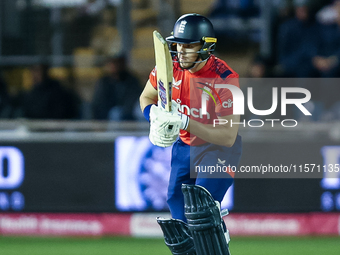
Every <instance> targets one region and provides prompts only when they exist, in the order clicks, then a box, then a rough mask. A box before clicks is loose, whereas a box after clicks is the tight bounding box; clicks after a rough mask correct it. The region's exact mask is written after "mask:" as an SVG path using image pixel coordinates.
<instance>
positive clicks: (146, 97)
mask: <svg viewBox="0 0 340 255" xmlns="http://www.w3.org/2000/svg"><path fill="white" fill-rule="evenodd" d="M157 100H158V93H157V90H156V89H155V88H154V87H153V86H152V84H151V82H150V80H148V81H147V83H146V85H145V87H144V90H143V91H142V94H141V95H140V97H139V103H140V108H141V110H142V112H143V111H144V108H145V107H146V106H148V105H150V104H157Z"/></svg>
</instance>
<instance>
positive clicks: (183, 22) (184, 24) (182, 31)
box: [178, 20, 187, 34]
mask: <svg viewBox="0 0 340 255" xmlns="http://www.w3.org/2000/svg"><path fill="white" fill-rule="evenodd" d="M186 24H187V22H186V21H185V20H182V21H181V24H180V25H179V28H178V33H181V34H183V33H184V29H185V26H186Z"/></svg>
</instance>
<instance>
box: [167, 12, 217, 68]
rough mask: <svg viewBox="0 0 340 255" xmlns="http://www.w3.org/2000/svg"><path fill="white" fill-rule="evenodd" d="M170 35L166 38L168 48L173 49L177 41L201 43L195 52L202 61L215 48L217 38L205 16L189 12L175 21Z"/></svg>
mask: <svg viewBox="0 0 340 255" xmlns="http://www.w3.org/2000/svg"><path fill="white" fill-rule="evenodd" d="M171 34H172V35H171V36H168V37H167V38H166V41H167V42H169V44H170V45H169V46H170V49H174V47H173V46H175V45H176V44H177V43H182V44H192V43H201V44H202V48H201V49H200V50H199V51H198V52H197V53H198V54H199V57H200V58H201V59H202V60H203V61H204V60H206V59H207V58H209V56H210V53H211V52H213V51H214V50H215V46H216V42H217V39H216V37H215V31H214V27H213V25H212V23H211V22H210V20H209V19H207V18H206V17H204V16H202V15H200V14H196V13H190V14H185V15H183V16H181V17H180V18H179V19H178V20H177V21H176V23H175V26H174V30H173V32H172V33H171Z"/></svg>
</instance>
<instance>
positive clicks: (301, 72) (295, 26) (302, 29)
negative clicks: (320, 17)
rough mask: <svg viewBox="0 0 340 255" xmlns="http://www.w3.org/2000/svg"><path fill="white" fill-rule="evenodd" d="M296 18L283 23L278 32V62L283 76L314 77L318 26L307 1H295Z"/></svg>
mask: <svg viewBox="0 0 340 255" xmlns="http://www.w3.org/2000/svg"><path fill="white" fill-rule="evenodd" d="M294 10H295V17H293V18H291V19H289V20H287V21H286V22H284V23H282V24H281V25H280V27H279V32H278V38H277V42H278V62H279V67H280V70H281V72H282V75H283V76H287V77H311V76H313V65H312V57H313V54H315V44H314V43H313V42H314V38H315V31H316V25H315V22H314V21H312V18H311V17H310V15H309V7H308V5H307V0H294Z"/></svg>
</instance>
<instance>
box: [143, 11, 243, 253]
mask: <svg viewBox="0 0 340 255" xmlns="http://www.w3.org/2000/svg"><path fill="white" fill-rule="evenodd" d="M166 41H167V42H168V43H169V48H170V52H171V53H172V55H173V84H172V85H173V89H172V107H171V111H169V112H167V111H165V110H164V109H163V108H162V107H161V105H160V104H159V103H158V102H157V101H158V91H157V66H156V67H155V68H154V69H153V70H152V72H151V73H150V75H149V80H148V81H147V83H146V86H145V88H144V90H143V92H142V94H141V96H140V105H141V109H142V111H143V114H144V116H145V118H146V119H147V120H148V121H149V122H150V133H149V138H150V141H151V142H152V143H153V144H155V145H157V146H160V147H169V146H173V147H172V158H171V173H170V180H169V186H168V199H167V202H168V205H169V208H170V212H171V216H172V218H171V219H163V218H158V219H157V221H158V223H159V225H160V226H161V228H162V230H163V233H164V238H165V243H166V245H167V246H168V247H169V249H170V251H171V252H172V254H176V255H182V254H183V255H184V254H189V255H190V254H198V255H229V254H230V253H229V245H228V243H229V240H230V238H229V232H228V230H227V228H226V225H225V223H224V221H223V219H222V216H221V209H220V203H221V201H222V199H223V197H224V195H225V193H226V192H227V190H228V188H229V187H230V186H231V185H232V183H233V177H234V173H233V172H232V171H225V172H224V173H223V178H222V177H221V176H220V175H219V176H218V177H216V178H214V177H213V175H209V176H208V175H207V173H206V172H205V173H203V172H196V173H195V174H196V175H195V177H192V176H191V175H190V173H191V172H195V166H217V167H218V166H220V167H222V166H233V167H236V166H237V165H238V164H239V161H240V157H241V152H242V145H241V137H240V136H239V135H238V125H237V124H234V125H231V124H230V123H238V122H239V121H240V116H239V115H234V114H233V96H232V93H231V91H230V90H229V89H225V88H220V87H218V86H217V85H218V84H231V85H234V86H237V87H239V83H238V77H239V76H238V74H237V73H236V72H235V71H234V70H232V69H231V68H230V67H229V66H228V65H227V64H226V62H224V61H223V60H221V59H219V58H217V57H215V56H214V55H213V52H214V50H215V46H216V42H217V39H216V38H215V32H214V29H213V26H212V24H211V22H210V21H209V20H208V19H207V18H206V17H204V16H201V15H199V14H186V15H183V16H181V17H180V18H179V19H178V20H177V21H176V23H175V26H174V29H173V32H172V35H171V36H168V37H167V38H166ZM216 120H221V123H224V124H223V125H215V123H216ZM225 123H227V124H225ZM224 169H225V168H224Z"/></svg>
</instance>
